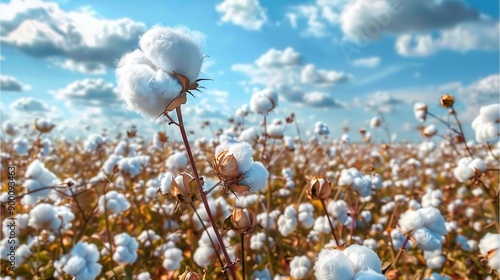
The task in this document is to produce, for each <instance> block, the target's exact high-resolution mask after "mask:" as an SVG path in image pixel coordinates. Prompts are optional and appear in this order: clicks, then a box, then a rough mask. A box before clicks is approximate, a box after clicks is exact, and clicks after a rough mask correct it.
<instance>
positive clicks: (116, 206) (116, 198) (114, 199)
mask: <svg viewBox="0 0 500 280" xmlns="http://www.w3.org/2000/svg"><path fill="white" fill-rule="evenodd" d="M105 203H106V204H105ZM98 204H99V211H100V212H101V213H105V211H107V213H108V214H110V213H111V214H121V213H123V212H124V211H125V210H127V209H128V208H129V207H130V203H129V202H128V200H127V198H126V197H125V195H124V194H122V193H119V192H117V191H115V190H113V191H109V192H107V193H106V194H105V195H103V196H101V197H100V198H99V202H98Z"/></svg>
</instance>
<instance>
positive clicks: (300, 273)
mask: <svg viewBox="0 0 500 280" xmlns="http://www.w3.org/2000/svg"><path fill="white" fill-rule="evenodd" d="M310 269H311V261H310V260H309V258H307V256H295V257H293V259H292V261H291V262H290V276H292V277H293V278H294V279H302V278H304V277H305V276H306V275H307V273H308V272H309V270H310Z"/></svg>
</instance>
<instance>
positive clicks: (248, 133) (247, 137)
mask: <svg viewBox="0 0 500 280" xmlns="http://www.w3.org/2000/svg"><path fill="white" fill-rule="evenodd" d="M258 138H259V134H258V133H257V130H255V128H253V127H249V128H247V129H245V130H243V131H242V132H240V136H239V137H238V140H240V141H244V142H247V143H250V144H253V143H255V141H257V139H258Z"/></svg>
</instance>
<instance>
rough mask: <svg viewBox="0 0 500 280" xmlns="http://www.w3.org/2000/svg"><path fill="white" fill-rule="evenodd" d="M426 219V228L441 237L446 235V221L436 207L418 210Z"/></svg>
mask: <svg viewBox="0 0 500 280" xmlns="http://www.w3.org/2000/svg"><path fill="white" fill-rule="evenodd" d="M417 211H419V212H420V213H421V215H422V217H423V219H424V226H425V227H426V228H428V229H429V230H432V231H434V232H436V233H439V234H441V235H445V234H446V227H445V226H444V223H445V220H444V217H443V215H441V212H440V211H439V210H438V209H437V208H434V207H424V208H421V209H418V210H417Z"/></svg>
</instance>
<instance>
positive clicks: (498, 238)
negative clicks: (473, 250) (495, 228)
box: [478, 232, 500, 271]
mask: <svg viewBox="0 0 500 280" xmlns="http://www.w3.org/2000/svg"><path fill="white" fill-rule="evenodd" d="M499 243H500V234H498V233H490V232H488V233H486V235H485V236H483V238H482V239H481V240H480V241H479V245H478V248H479V252H480V253H481V255H482V256H484V257H486V258H487V259H488V265H489V266H490V267H491V268H492V269H495V270H496V271H500V252H499V251H500V250H499V249H500V244H499Z"/></svg>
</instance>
